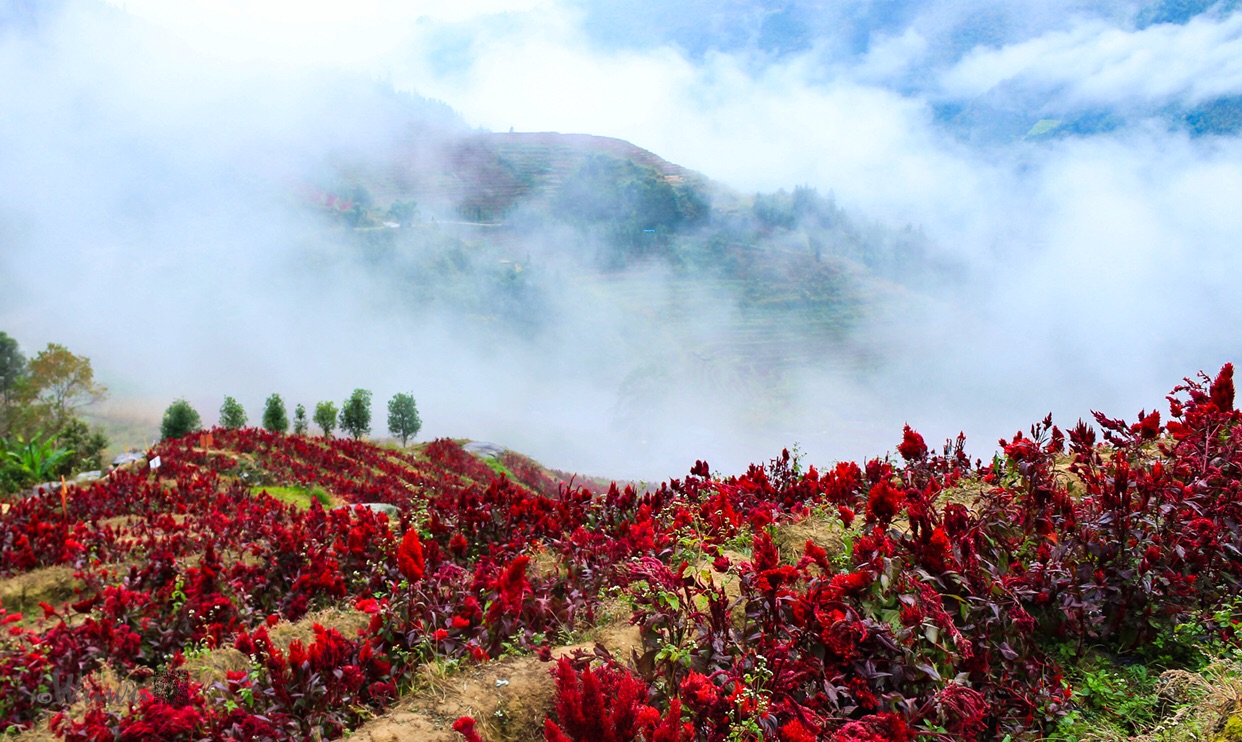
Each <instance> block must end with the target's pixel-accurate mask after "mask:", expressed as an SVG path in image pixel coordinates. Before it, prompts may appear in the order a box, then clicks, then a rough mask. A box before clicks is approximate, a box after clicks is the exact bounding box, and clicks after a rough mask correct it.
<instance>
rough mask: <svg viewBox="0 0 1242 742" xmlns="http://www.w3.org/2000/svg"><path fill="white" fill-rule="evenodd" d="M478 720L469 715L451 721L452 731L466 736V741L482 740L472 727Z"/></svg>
mask: <svg viewBox="0 0 1242 742" xmlns="http://www.w3.org/2000/svg"><path fill="white" fill-rule="evenodd" d="M477 723H478V722H476V721H475V720H474V719H472V718H470V717H469V716H463V717H461V718H460V719H458V720H457V721H455V722H453V731H454V732H457V733H458V734H460V735H461V736H463V737H465V738H466V742H483V738H482V737H480V736H479V733H478V732H476V731H475V729H474V727H475V725H476V724H477Z"/></svg>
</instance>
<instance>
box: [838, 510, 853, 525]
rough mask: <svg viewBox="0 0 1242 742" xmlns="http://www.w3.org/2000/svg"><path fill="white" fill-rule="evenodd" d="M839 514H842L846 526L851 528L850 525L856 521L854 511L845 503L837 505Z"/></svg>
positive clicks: (842, 520)
mask: <svg viewBox="0 0 1242 742" xmlns="http://www.w3.org/2000/svg"><path fill="white" fill-rule="evenodd" d="M837 515H840V516H841V522H842V523H843V524H844V525H845V527H846V528H849V527H850V525H851V524H852V523H853V522H854V511H853V510H850V509H849V508H847V507H845V506H844V505H838V506H837Z"/></svg>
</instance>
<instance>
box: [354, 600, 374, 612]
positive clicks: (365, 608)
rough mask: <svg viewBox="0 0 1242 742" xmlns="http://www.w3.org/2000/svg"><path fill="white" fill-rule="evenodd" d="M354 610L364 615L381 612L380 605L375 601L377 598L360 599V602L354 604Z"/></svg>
mask: <svg viewBox="0 0 1242 742" xmlns="http://www.w3.org/2000/svg"><path fill="white" fill-rule="evenodd" d="M354 608H356V609H357V610H359V611H362V612H363V613H372V614H373V613H378V612H379V603H378V602H377V601H376V600H375V598H359V599H358V601H357V602H356V603H354Z"/></svg>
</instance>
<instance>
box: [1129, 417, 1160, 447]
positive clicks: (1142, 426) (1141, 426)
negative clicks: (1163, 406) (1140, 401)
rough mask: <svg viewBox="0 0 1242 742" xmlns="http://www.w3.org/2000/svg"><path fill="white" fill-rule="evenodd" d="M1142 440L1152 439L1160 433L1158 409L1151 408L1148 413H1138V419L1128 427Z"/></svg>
mask: <svg viewBox="0 0 1242 742" xmlns="http://www.w3.org/2000/svg"><path fill="white" fill-rule="evenodd" d="M1130 429H1131V430H1133V431H1134V432H1136V433H1138V434H1139V435H1140V436H1142V437H1143V439H1144V440H1149V441H1150V440H1154V439H1155V438H1156V437H1157V436H1159V435H1160V411H1159V410H1152V413H1151V414H1150V415H1144V414H1143V413H1142V412H1140V413H1139V421H1138V422H1137V423H1136V424H1134V425H1133V426H1131V428H1130Z"/></svg>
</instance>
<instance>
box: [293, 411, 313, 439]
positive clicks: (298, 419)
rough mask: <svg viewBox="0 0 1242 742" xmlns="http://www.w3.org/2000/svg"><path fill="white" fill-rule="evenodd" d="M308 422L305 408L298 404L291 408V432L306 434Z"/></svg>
mask: <svg viewBox="0 0 1242 742" xmlns="http://www.w3.org/2000/svg"><path fill="white" fill-rule="evenodd" d="M309 425H310V423H309V422H308V421H307V419H306V408H305V407H303V406H302V405H298V406H297V407H295V408H294V409H293V434H294V435H306V428H307V427H309Z"/></svg>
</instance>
